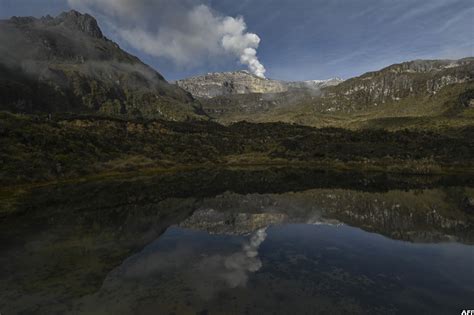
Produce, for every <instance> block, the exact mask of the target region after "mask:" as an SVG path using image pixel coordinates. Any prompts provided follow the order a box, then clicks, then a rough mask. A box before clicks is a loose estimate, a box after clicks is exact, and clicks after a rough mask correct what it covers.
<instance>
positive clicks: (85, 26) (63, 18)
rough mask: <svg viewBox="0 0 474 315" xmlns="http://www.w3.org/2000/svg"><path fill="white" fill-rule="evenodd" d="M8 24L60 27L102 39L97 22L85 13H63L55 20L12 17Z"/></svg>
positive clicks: (73, 11) (49, 18)
mask: <svg viewBox="0 0 474 315" xmlns="http://www.w3.org/2000/svg"><path fill="white" fill-rule="evenodd" d="M10 22H12V23H14V24H16V25H43V26H47V27H48V26H58V25H62V26H64V27H65V28H67V29H69V30H72V31H79V32H82V33H84V34H86V35H88V36H90V37H94V38H99V39H100V38H103V37H104V35H103V34H102V31H101V29H100V27H99V24H98V23H97V20H96V19H95V18H94V17H93V16H91V15H89V14H87V13H85V14H82V13H80V12H78V11H76V10H71V11H67V12H63V13H61V14H59V15H58V16H57V17H55V18H53V17H51V16H50V15H47V16H43V17H41V18H40V19H37V18H35V17H31V16H28V17H18V16H14V17H12V18H11V19H10Z"/></svg>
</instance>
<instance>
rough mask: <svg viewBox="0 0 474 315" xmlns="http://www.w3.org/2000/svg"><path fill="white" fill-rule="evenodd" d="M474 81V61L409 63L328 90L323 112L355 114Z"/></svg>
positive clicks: (393, 66)
mask: <svg viewBox="0 0 474 315" xmlns="http://www.w3.org/2000/svg"><path fill="white" fill-rule="evenodd" d="M473 80H474V58H465V59H460V60H416V61H411V62H405V63H401V64H396V65H392V66H390V67H387V68H385V69H382V70H380V71H376V72H369V73H366V74H364V75H362V76H360V77H357V78H353V79H350V80H347V81H345V82H343V83H342V84H339V85H338V86H336V87H332V88H328V89H327V90H326V93H324V95H323V98H322V101H321V108H320V110H321V111H328V112H338V111H339V112H355V111H359V110H363V109H366V108H368V107H377V106H379V105H382V104H385V103H390V102H398V101H401V100H403V99H405V98H408V97H411V96H434V95H436V94H437V93H438V92H439V91H440V90H441V89H442V88H443V87H446V86H448V85H450V84H457V83H458V84H459V83H466V82H471V81H473Z"/></svg>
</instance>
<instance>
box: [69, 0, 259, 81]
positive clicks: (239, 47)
mask: <svg viewBox="0 0 474 315" xmlns="http://www.w3.org/2000/svg"><path fill="white" fill-rule="evenodd" d="M200 1H201V0H173V1H168V0H155V1H148V0H134V1H131V0H68V2H69V4H70V6H71V7H74V8H77V9H79V10H83V11H88V12H90V13H92V14H93V15H96V16H98V17H99V18H100V19H101V20H102V21H105V23H107V24H108V25H109V26H111V27H110V28H111V29H114V30H116V32H117V34H118V35H119V36H120V37H121V38H122V39H124V40H125V41H126V42H127V43H128V44H130V45H131V46H133V47H134V48H136V49H139V50H142V51H144V52H146V53H147V54H149V55H153V56H157V57H166V58H169V59H171V60H173V61H174V62H175V63H176V64H179V65H196V63H202V62H206V61H207V62H210V61H213V60H215V59H216V58H218V57H220V56H221V57H222V56H225V55H229V54H230V55H232V56H235V57H237V58H239V59H240V62H241V63H242V64H244V65H246V66H247V67H248V68H249V70H250V71H251V72H252V73H254V74H255V75H258V76H260V77H264V74H265V68H264V67H263V65H262V64H261V63H260V61H259V60H258V58H257V48H258V46H259V44H260V38H259V37H258V36H257V35H256V34H252V33H247V32H246V29H247V25H246V23H245V21H244V19H243V18H242V17H237V18H233V17H229V16H227V17H225V16H222V15H220V14H218V13H217V12H215V11H213V10H212V9H211V8H210V7H209V6H207V5H204V4H201V3H200Z"/></svg>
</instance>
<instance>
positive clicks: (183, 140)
mask: <svg viewBox="0 0 474 315" xmlns="http://www.w3.org/2000/svg"><path fill="white" fill-rule="evenodd" d="M0 147H1V148H2V150H1V152H0V162H1V167H0V183H2V184H3V185H13V184H25V183H31V182H45V181H51V180H58V179H69V178H79V177H84V176H91V175H98V174H117V173H127V172H134V171H137V170H144V169H148V170H150V169H170V168H181V167H190V166H191V167H193V166H203V165H290V164H291V165H300V166H304V165H307V166H309V165H311V166H314V167H319V168H323V169H340V170H349V169H365V170H376V171H388V172H398V173H400V172H403V173H418V174H433V173H436V174H440V173H450V172H460V171H461V172H473V170H474V163H473V159H472V157H473V156H474V127H461V128H452V127H450V128H443V129H440V130H437V131H425V130H398V131H393V132H390V131H385V130H377V129H364V130H347V129H338V128H323V129H316V128H311V127H305V126H298V125H290V124H284V123H265V124H251V123H246V122H241V123H236V124H233V125H230V126H223V125H219V124H217V123H213V122H206V121H197V122H169V121H161V120H150V121H140V120H121V119H114V118H105V117H96V116H70V115H69V116H67V115H63V116H59V115H55V116H53V119H52V120H50V119H49V118H48V117H47V116H26V115H15V114H11V113H7V112H3V113H0Z"/></svg>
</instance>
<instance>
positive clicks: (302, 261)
mask: <svg viewBox="0 0 474 315" xmlns="http://www.w3.org/2000/svg"><path fill="white" fill-rule="evenodd" d="M472 187H474V185H473V183H472V179H471V178H469V177H467V178H462V177H451V178H447V177H444V178H443V177H403V176H395V177H393V176H392V177H390V176H388V175H386V174H385V175H384V174H348V173H325V172H320V171H314V170H307V169H255V170H221V171H216V170H214V171H210V170H205V169H204V170H197V171H194V172H182V173H164V174H160V175H156V176H153V177H138V178H132V179H113V180H112V179H111V180H108V181H96V182H84V183H75V184H68V185H61V186H46V187H42V188H35V189H32V190H31V191H22V192H16V193H13V192H10V195H7V194H6V193H3V194H2V203H1V204H0V205H1V206H0V207H1V208H2V211H1V217H0V239H1V243H2V249H1V255H0V263H1V265H2V270H1V278H2V279H4V280H3V281H2V282H1V285H0V297H1V298H0V309H1V310H2V312H5V314H16V313H21V312H25V313H28V314H54V313H56V312H59V313H62V312H67V313H72V314H77V313H79V314H91V313H92V314H93V313H97V314H104V313H114V314H127V313H131V312H138V313H140V314H156V310H158V309H159V310H161V311H162V312H163V314H168V313H170V314H171V313H173V312H175V313H178V314H181V313H184V314H188V313H189V314H195V313H197V312H202V311H208V312H209V313H210V314H242V313H245V312H246V310H248V312H250V313H259V312H260V311H262V310H263V308H265V309H266V310H268V309H271V310H275V312H276V313H280V314H286V313H287V312H288V311H289V310H291V309H297V310H301V312H298V313H302V314H304V312H308V313H312V312H311V310H313V311H314V310H324V309H330V305H332V304H333V303H338V304H339V305H340V307H341V309H340V310H339V312H343V311H351V312H354V313H363V312H372V313H377V311H387V312H397V313H398V312H402V311H421V312H428V311H429V312H433V313H440V314H441V313H443V312H445V311H447V310H448V309H452V307H455V306H458V305H460V304H459V303H461V302H465V303H468V302H469V299H468V297H469V296H472V294H473V290H472V289H471V288H469V287H468V286H464V285H463V284H462V283H463V282H462V281H458V280H459V279H461V278H462V277H465V278H466V277H467V278H466V279H472V278H473V276H474V274H473V272H472V269H470V270H467V269H466V268H468V269H469V268H470V267H469V266H472V263H474V261H473V257H474V250H473V247H472V244H473V243H474V234H473V232H472V227H473V225H474V202H473V201H474V188H472ZM373 233H375V234H373ZM7 240H8V242H7ZM397 255H400V256H397ZM434 258H436V259H434ZM374 264H376V265H374ZM461 275H462V276H461ZM408 287H409V289H408ZM434 287H436V289H433V288H434ZM266 288H267V289H266ZM360 288H362V289H360ZM375 294H378V295H377V298H376V299H375V298H374V296H375ZM283 296H285V300H284V301H281V299H282V298H283ZM440 297H442V300H440V302H436V301H437V299H439V298H440ZM257 300H258V301H260V302H262V301H265V303H263V302H262V303H257ZM237 301H239V302H238V303H237ZM271 301H274V303H276V304H275V305H271V304H268V303H270V302H271ZM278 303H283V304H284V306H281V307H276V305H279V304H278ZM437 303H439V305H438V304H437ZM267 304H268V305H267ZM283 304H282V305H283ZM440 305H442V307H441V308H440V307H437V306H440ZM336 313H338V312H336Z"/></svg>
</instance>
